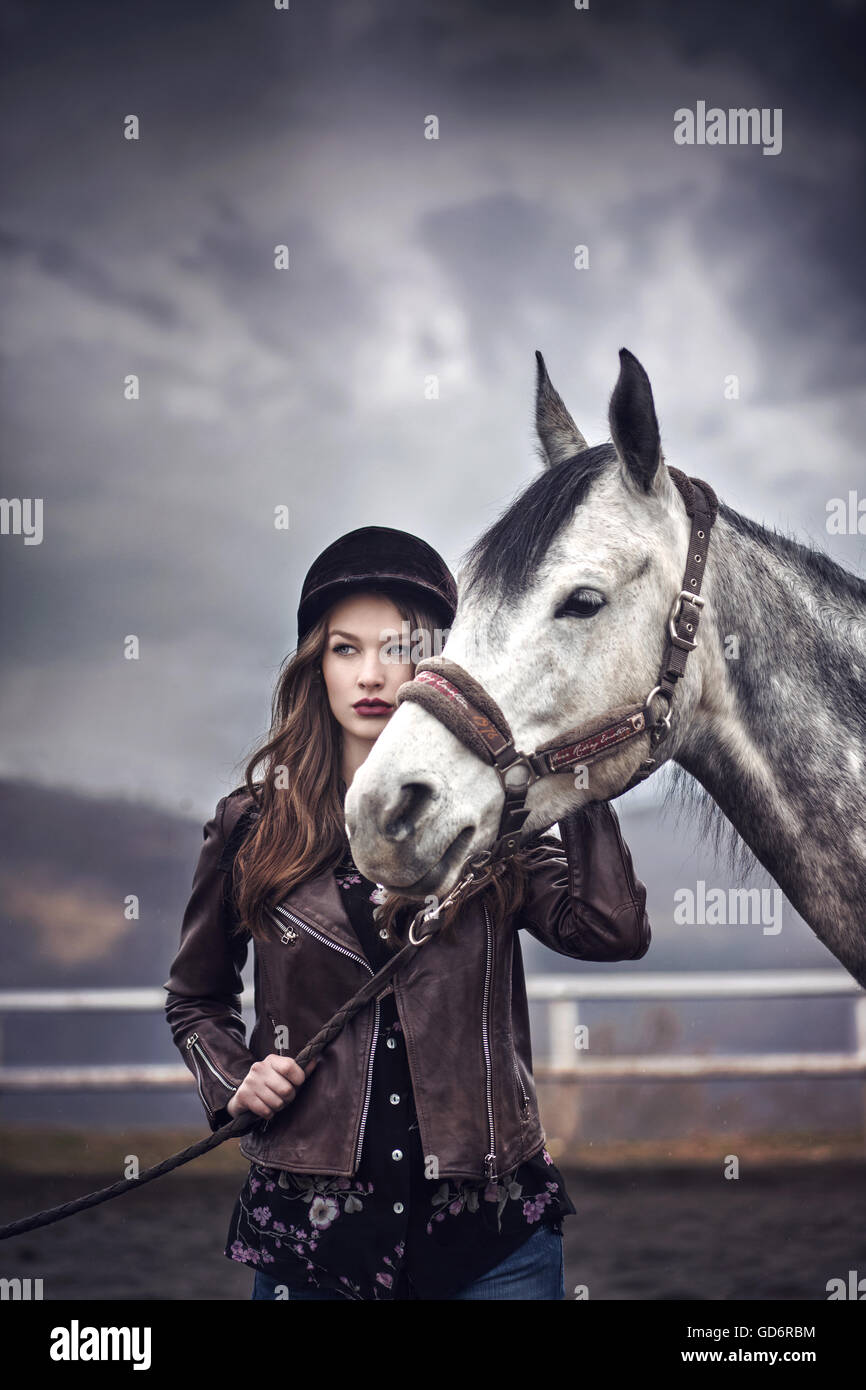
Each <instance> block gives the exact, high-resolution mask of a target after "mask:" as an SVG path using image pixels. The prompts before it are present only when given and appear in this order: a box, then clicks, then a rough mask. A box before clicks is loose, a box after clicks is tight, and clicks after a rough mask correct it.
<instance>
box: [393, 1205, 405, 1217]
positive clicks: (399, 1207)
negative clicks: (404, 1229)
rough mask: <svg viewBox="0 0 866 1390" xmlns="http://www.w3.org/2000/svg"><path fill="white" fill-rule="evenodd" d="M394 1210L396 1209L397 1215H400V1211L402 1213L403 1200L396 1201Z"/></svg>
mask: <svg viewBox="0 0 866 1390" xmlns="http://www.w3.org/2000/svg"><path fill="white" fill-rule="evenodd" d="M394 1210H395V1212H396V1213H397V1215H398V1216H399V1215H400V1213H401V1211H402V1210H403V1203H402V1202H395V1203H394Z"/></svg>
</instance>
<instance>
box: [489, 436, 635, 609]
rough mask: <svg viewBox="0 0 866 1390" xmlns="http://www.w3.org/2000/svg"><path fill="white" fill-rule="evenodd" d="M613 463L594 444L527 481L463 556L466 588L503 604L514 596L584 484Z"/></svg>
mask: <svg viewBox="0 0 866 1390" xmlns="http://www.w3.org/2000/svg"><path fill="white" fill-rule="evenodd" d="M615 462H616V450H615V449H614V447H613V445H612V444H597V445H596V446H595V447H594V448H592V449H583V450H581V452H580V453H579V454H575V455H574V456H573V457H572V458H569V459H564V460H563V461H562V463H557V464H556V465H555V466H554V467H553V468H545V469H544V471H543V472H542V473H539V475H538V476H537V477H536V478H533V480H532V482H531V483H530V484H529V486H528V487H527V488H524V490H523V491H522V492H521V493H519V495H518V496H517V497H516V498H515V499H514V500H513V501H512V502H510V503H509V505H508V507H507V508H506V510H505V511H504V512H503V513H502V515H501V516H500V517H498V518H497V520H496V521H494V522H493V524H492V526H488V528H487V530H486V531H483V532H482V533H481V535H480V536H479V537H478V539H477V540H476V541H474V542H473V544H472V545H471V546H470V548H469V550H468V551H467V552H466V554H465V555H464V556H463V563H464V564H465V565H466V575H465V582H466V587H467V589H468V588H477V589H478V590H479V591H480V592H481V593H482V594H485V595H491V594H496V595H497V596H499V597H501V598H503V599H506V600H507V599H509V598H513V597H514V596H515V595H516V594H519V593H520V591H521V589H523V588H524V587H525V585H526V584H527V583H528V581H529V579H530V578H531V576H532V575H533V573H534V572H535V570H536V568H537V567H538V565H539V564H540V563H541V561H542V560H543V558H544V556H545V555H546V554H547V551H548V550H549V549H550V546H551V545H552V543H553V541H554V540H555V538H556V537H557V536H558V534H559V532H560V531H561V530H562V528H563V526H565V525H566V523H567V522H568V521H569V519H570V517H571V516H572V515H573V514H574V509H575V507H578V506H579V505H580V503H581V502H582V501H583V500H584V498H585V497H586V494H587V492H588V490H589V487H590V484H591V483H592V482H593V481H594V480H595V479H596V478H598V477H599V476H600V475H601V474H602V473H604V472H605V471H606V470H607V469H608V468H610V466H611V465H612V464H613V463H615Z"/></svg>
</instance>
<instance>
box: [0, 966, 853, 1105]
mask: <svg viewBox="0 0 866 1390" xmlns="http://www.w3.org/2000/svg"><path fill="white" fill-rule="evenodd" d="M526 990H527V995H528V997H529V999H530V1000H535V1001H539V1002H544V1003H546V1004H547V1017H548V1022H549V1027H550V1034H549V1036H550V1055H549V1057H548V1058H547V1059H546V1060H545V1061H543V1062H540V1063H537V1064H536V1065H535V1066H534V1068H533V1071H534V1075H535V1078H536V1080H538V1081H575V1082H586V1081H598V1082H601V1081H683V1080H696V1081H718V1080H728V1079H734V1078H738V1077H753V1078H758V1077H760V1078H770V1077H818V1076H820V1077H851V1076H854V1077H858V1076H859V1077H864V1078H866V991H864V990H863V989H861V987H860V986H859V985H858V984H857V982H856V981H855V980H854V979H852V977H851V976H850V975H848V974H846V973H845V972H844V971H841V970H779V971H770V970H760V971H758V970H755V971H719V972H717V973H710V972H704V973H699V972H684V973H670V974H664V973H654V972H647V973H643V972H641V973H640V974H638V973H635V974H630V973H623V974H616V973H615V972H610V971H608V972H599V973H598V974H580V975H572V974H562V975H530V976H529V977H528V978H527V981H526ZM837 996H842V997H845V998H847V999H850V1000H851V1003H852V1005H853V1020H852V1022H853V1027H852V1047H851V1050H850V1051H847V1052H829V1051H825V1052H763V1053H734V1054H731V1055H719V1054H703V1053H702V1054H689V1053H683V1054H673V1055H668V1056H664V1055H659V1054H649V1055H643V1054H642V1055H639V1056H623V1055H616V1056H605V1057H593V1056H592V1055H591V1051H592V1049H591V1048H589V1049H582V1048H580V1047H579V1046H577V1045H576V1029H577V1028H578V1026H579V1024H580V1004H581V1003H582V1002H584V1003H585V1002H587V1001H591V1000H593V1001H594V1000H599V999H613V1000H623V1001H628V1000H641V1001H644V1000H649V999H677V1000H697V999H728V998H732V999H796V998H818V997H837ZM165 998H166V996H165V991H164V990H162V989H156V988H143V989H48V990H36V989H26V990H0V1015H5V1014H14V1013H42V1012H45V1013H73V1012H82V1013H84V1012H100V1013H101V1012H107V1011H110V1012H113V1013H129V1012H133V1011H134V1012H144V1013H154V1012H157V1013H162V1012H163V1010H164V1008H165ZM242 1005H243V1007H244V1008H247V1007H249V1008H252V1006H253V991H252V989H251V988H247V989H246V990H244V993H243V996H242ZM189 1084H190V1073H189V1072H188V1071H187V1069H186V1067H185V1066H184V1065H183V1063H181V1062H176V1063H162V1062H152V1063H113V1064H104V1065H103V1064H97V1065H93V1066H78V1065H70V1066H63V1065H41V1066H3V1065H0V1093H3V1092H6V1093H10V1092H29V1091H80V1090H126V1089H129V1088H135V1089H139V1090H151V1089H159V1090H162V1089H165V1088H175V1089H181V1088H184V1087H187V1086H189Z"/></svg>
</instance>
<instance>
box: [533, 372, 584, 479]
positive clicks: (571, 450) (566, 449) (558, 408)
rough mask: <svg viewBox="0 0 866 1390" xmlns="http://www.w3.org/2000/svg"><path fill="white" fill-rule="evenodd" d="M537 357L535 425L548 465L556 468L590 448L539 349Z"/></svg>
mask: <svg viewBox="0 0 866 1390" xmlns="http://www.w3.org/2000/svg"><path fill="white" fill-rule="evenodd" d="M535 360H536V362H537V363H538V385H537V387H536V393H535V428H536V429H537V430H538V437H539V439H540V440H541V447H542V450H543V456H544V461H545V465H546V467H548V468H553V467H554V465H555V464H557V463H562V462H563V460H564V459H570V458H573V457H574V455H575V454H579V453H580V451H581V450H582V449H587V448H589V445H588V444H587V442H586V440H585V439H584V437H583V435H582V434H581V432H580V430H579V429H578V428H577V425H576V424H575V423H574V421H573V420H572V418H571V416H570V415H569V413H568V411H567V410H566V408H565V406H564V405H563V403H562V397H561V396H560V394H559V392H558V391H556V390H555V389H554V387H553V386H552V385H551V383H550V377H549V376H548V375H547V368H546V367H545V365H544V358H543V357H542V355H541V353H540V352H536V354H535Z"/></svg>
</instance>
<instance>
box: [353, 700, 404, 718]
mask: <svg viewBox="0 0 866 1390" xmlns="http://www.w3.org/2000/svg"><path fill="white" fill-rule="evenodd" d="M393 708H394V706H393V705H389V704H388V703H387V701H385V700H357V701H356V703H355V704H354V705H353V706H352V709H353V710H354V711H355V713H356V714H364V715H376V714H387V713H388V711H389V710H392V709H393Z"/></svg>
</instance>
